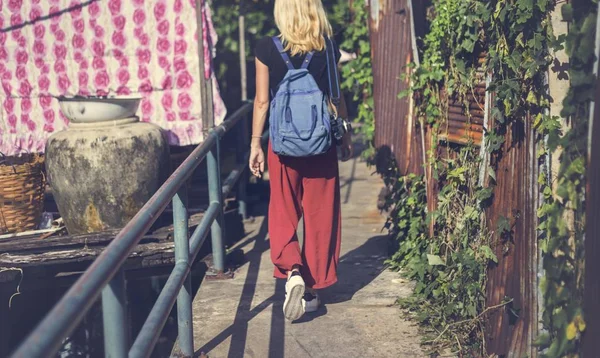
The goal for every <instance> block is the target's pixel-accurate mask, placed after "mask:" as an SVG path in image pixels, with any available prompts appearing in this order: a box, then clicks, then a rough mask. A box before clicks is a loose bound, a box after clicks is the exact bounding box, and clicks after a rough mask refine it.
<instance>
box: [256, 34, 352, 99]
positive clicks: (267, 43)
mask: <svg viewBox="0 0 600 358" xmlns="http://www.w3.org/2000/svg"><path fill="white" fill-rule="evenodd" d="M331 42H332V43H333V53H334V54H335V63H338V62H339V60H340V57H341V53H340V49H339V48H338V46H337V44H336V43H335V41H334V40H333V39H332V40H331ZM326 43H327V42H326ZM254 55H255V56H256V58H258V59H259V60H260V62H262V63H264V64H265V65H266V66H267V67H268V68H269V90H270V92H271V93H272V92H275V90H276V88H277V86H278V85H279V83H280V82H281V81H282V80H283V77H285V74H286V73H287V71H288V68H287V65H286V64H285V62H284V61H283V59H282V58H281V55H280V54H279V51H278V50H277V47H276V46H275V43H274V42H273V39H272V38H271V37H265V38H263V39H261V40H260V41H258V43H257V44H256V48H255V49H254ZM288 56H289V57H290V60H291V61H292V64H293V65H294V68H300V66H301V65H302V61H303V60H304V57H305V56H306V55H296V56H291V55H290V53H289V51H288ZM308 72H309V73H310V74H311V75H312V76H313V77H314V79H315V81H316V82H317V85H318V86H319V88H320V89H321V91H323V93H325V94H327V95H328V94H329V78H328V77H327V76H328V74H327V57H326V54H325V50H323V51H319V52H315V53H314V54H313V58H312V60H311V61H310V64H309V65H308Z"/></svg>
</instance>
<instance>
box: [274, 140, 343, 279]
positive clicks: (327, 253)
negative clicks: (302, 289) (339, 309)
mask: <svg viewBox="0 0 600 358" xmlns="http://www.w3.org/2000/svg"><path fill="white" fill-rule="evenodd" d="M268 166H269V180H270V186H271V200H270V202H269V237H270V243H271V260H272V261H273V264H274V265H275V274H274V276H275V277H277V278H286V277H287V271H289V270H291V269H292V267H293V266H294V265H299V266H300V272H301V273H302V277H303V279H304V282H305V284H306V286H307V287H310V288H315V289H319V288H325V287H327V286H330V285H332V284H334V283H335V282H336V281H337V273H336V271H337V265H338V261H339V257H340V242H341V224H342V222H341V213H340V179H339V171H338V161H337V151H336V148H335V146H332V148H331V149H330V150H329V152H327V153H326V154H323V155H319V156H314V157H306V158H294V157H283V156H281V157H280V156H278V155H277V154H275V153H274V152H273V151H272V149H271V146H270V145H269V151H268ZM300 218H303V219H304V242H303V247H302V248H301V247H300V243H299V242H298V237H297V235H296V230H297V228H298V223H299V221H300Z"/></svg>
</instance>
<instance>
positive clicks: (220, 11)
mask: <svg viewBox="0 0 600 358" xmlns="http://www.w3.org/2000/svg"><path fill="white" fill-rule="evenodd" d="M273 5H274V2H273V0H253V1H249V0H219V1H213V2H212V4H211V8H212V10H213V24H214V27H215V31H216V32H217V35H218V38H219V41H218V42H217V44H216V49H215V51H216V57H215V60H214V64H215V68H216V70H215V72H216V77H217V80H218V82H219V92H220V94H221V96H222V97H223V99H224V101H225V104H226V105H227V107H228V108H237V107H238V106H239V105H240V103H241V100H240V98H241V87H240V76H241V74H240V57H239V56H240V55H239V53H240V41H239V22H238V18H239V15H240V14H243V15H244V17H245V27H246V31H245V35H246V49H245V50H246V60H247V67H248V78H249V79H252V78H253V77H252V74H253V73H254V62H253V61H254V48H255V46H256V43H257V42H258V41H259V40H260V39H262V38H263V37H265V36H274V35H276V34H277V27H276V26H275V20H274V18H273ZM324 6H325V9H326V10H327V13H328V17H329V21H330V22H331V26H332V27H333V30H334V33H339V32H341V31H342V30H343V29H345V28H346V24H347V22H348V19H349V9H348V4H347V2H346V1H344V0H335V1H328V2H325V3H324ZM248 92H249V96H250V97H252V96H253V92H254V83H253V81H252V80H249V81H248Z"/></svg>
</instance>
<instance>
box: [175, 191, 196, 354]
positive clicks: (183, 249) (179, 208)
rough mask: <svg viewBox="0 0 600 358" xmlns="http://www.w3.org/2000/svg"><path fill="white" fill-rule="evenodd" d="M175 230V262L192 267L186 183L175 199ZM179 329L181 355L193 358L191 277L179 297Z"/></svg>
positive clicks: (184, 284) (187, 278)
mask: <svg viewBox="0 0 600 358" xmlns="http://www.w3.org/2000/svg"><path fill="white" fill-rule="evenodd" d="M173 229H174V231H175V262H176V263H177V264H184V265H187V266H191V263H190V262H189V260H190V243H189V229H188V193H187V183H185V182H184V183H183V185H182V186H181V188H179V191H178V192H177V194H176V195H175V196H174V197H173ZM177 328H178V334H179V348H180V349H181V353H183V355H184V356H186V357H191V356H192V355H193V354H194V333H193V322H192V279H191V277H190V275H187V277H186V278H185V280H184V283H183V286H182V287H181V289H180V290H179V294H178V296H177Z"/></svg>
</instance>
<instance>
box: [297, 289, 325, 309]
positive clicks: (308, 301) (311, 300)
mask: <svg viewBox="0 0 600 358" xmlns="http://www.w3.org/2000/svg"><path fill="white" fill-rule="evenodd" d="M302 305H303V306H304V312H306V313H309V312H316V311H317V310H318V309H319V306H320V305H321V299H320V298H319V294H317V293H315V294H314V295H313V294H312V293H310V292H305V293H304V297H302Z"/></svg>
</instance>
